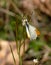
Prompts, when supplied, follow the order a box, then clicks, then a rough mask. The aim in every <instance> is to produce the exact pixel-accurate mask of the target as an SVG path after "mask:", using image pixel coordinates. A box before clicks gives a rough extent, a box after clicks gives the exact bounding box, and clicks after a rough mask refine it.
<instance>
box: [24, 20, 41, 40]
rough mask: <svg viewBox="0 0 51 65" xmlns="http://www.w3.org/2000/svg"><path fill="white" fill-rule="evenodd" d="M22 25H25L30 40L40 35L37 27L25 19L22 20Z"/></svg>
mask: <svg viewBox="0 0 51 65" xmlns="http://www.w3.org/2000/svg"><path fill="white" fill-rule="evenodd" d="M23 26H25V27H26V32H27V36H28V38H29V39H30V40H34V39H36V38H37V37H38V35H40V32H39V31H38V29H37V28H36V27H34V26H32V25H30V24H29V23H28V20H27V19H24V20H23Z"/></svg>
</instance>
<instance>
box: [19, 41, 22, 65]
mask: <svg viewBox="0 0 51 65" xmlns="http://www.w3.org/2000/svg"><path fill="white" fill-rule="evenodd" d="M20 49H21V40H20V44H19V65H22V58H21V55H20Z"/></svg>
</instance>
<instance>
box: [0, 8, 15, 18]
mask: <svg viewBox="0 0 51 65" xmlns="http://www.w3.org/2000/svg"><path fill="white" fill-rule="evenodd" d="M0 12H3V13H5V14H8V15H10V16H14V17H15V15H16V14H15V13H13V12H11V11H9V10H7V9H4V8H1V7H0Z"/></svg>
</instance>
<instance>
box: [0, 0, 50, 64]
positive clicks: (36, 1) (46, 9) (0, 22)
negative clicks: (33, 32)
mask: <svg viewBox="0 0 51 65" xmlns="http://www.w3.org/2000/svg"><path fill="white" fill-rule="evenodd" d="M24 18H27V19H28V21H29V23H30V24H31V25H33V26H35V27H37V29H38V30H39V31H40V36H39V37H38V38H37V39H36V40H33V41H31V42H29V43H27V42H26V41H25V45H26V52H25V54H24V55H23V54H22V53H23V52H22V50H21V56H22V57H23V65H33V64H32V62H30V61H32V60H33V59H34V58H37V59H38V60H39V63H40V64H39V65H51V0H0V65H11V64H12V65H14V62H13V58H12V55H11V52H10V49H9V46H8V44H11V46H12V48H13V52H14V55H15V58H16V57H17V58H16V61H17V63H18V61H19V59H18V55H16V45H15V38H16V39H17V40H18V41H20V40H22V41H23V40H29V39H28V38H27V35H26V30H25V27H23V26H22V19H24ZM16 29H17V37H16ZM28 45H29V46H28ZM27 46H28V47H27ZM22 49H23V47H22ZM10 59H11V60H10ZM26 63H27V64H26Z"/></svg>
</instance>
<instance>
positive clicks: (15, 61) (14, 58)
mask: <svg viewBox="0 0 51 65" xmlns="http://www.w3.org/2000/svg"><path fill="white" fill-rule="evenodd" d="M9 47H10V50H11V53H12V56H13V60H14V64H15V65H16V60H15V57H14V54H13V51H12V48H11V45H10V44H9Z"/></svg>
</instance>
